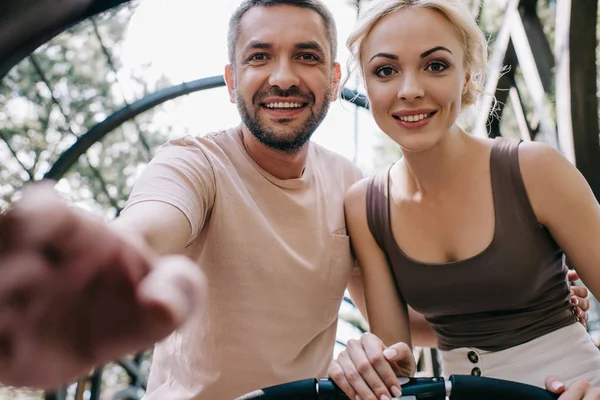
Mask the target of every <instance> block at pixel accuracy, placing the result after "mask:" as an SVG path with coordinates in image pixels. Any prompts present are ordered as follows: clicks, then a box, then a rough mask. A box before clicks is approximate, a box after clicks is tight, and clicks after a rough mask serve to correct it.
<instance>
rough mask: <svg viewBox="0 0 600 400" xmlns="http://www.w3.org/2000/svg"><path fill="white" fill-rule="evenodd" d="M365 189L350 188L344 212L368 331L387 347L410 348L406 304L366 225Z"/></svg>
mask: <svg viewBox="0 0 600 400" xmlns="http://www.w3.org/2000/svg"><path fill="white" fill-rule="evenodd" d="M366 189H367V181H366V180H362V181H360V182H358V183H357V184H355V185H354V186H352V187H351V188H350V189H349V191H348V193H347V194H346V200H345V212H346V223H347V225H348V232H349V234H350V240H351V242H352V247H353V249H354V253H355V255H356V259H357V261H358V265H359V266H360V269H361V275H362V278H363V282H364V292H365V303H366V308H367V315H368V321H369V328H370V331H371V332H372V333H374V334H375V335H376V336H378V337H379V338H381V340H383V342H384V343H385V344H387V345H388V346H389V345H391V344H393V343H397V342H404V343H407V344H408V345H409V346H410V345H411V337H410V329H409V323H408V309H407V306H406V303H405V302H404V300H403V299H402V298H401V296H400V293H398V291H397V289H396V283H395V281H394V277H393V275H392V273H391V270H390V267H389V265H388V262H387V258H386V256H385V254H384V253H383V251H382V250H381V248H380V247H379V246H378V244H377V242H376V241H375V239H374V238H373V236H372V235H371V232H370V230H369V226H368V223H367V213H366V209H367V205H366Z"/></svg>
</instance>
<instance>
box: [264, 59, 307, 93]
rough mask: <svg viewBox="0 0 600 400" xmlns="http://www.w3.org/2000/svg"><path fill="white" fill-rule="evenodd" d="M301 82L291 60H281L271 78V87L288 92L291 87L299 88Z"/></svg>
mask: <svg viewBox="0 0 600 400" xmlns="http://www.w3.org/2000/svg"><path fill="white" fill-rule="evenodd" d="M299 84H300V80H299V78H298V75H297V73H296V71H294V67H293V65H292V64H291V62H290V61H289V60H281V61H279V62H278V63H277V64H276V66H275V70H274V71H273V72H272V73H271V76H270V77H269V85H271V86H277V87H278V88H280V89H281V90H288V89H290V88H291V87H294V86H298V85H299Z"/></svg>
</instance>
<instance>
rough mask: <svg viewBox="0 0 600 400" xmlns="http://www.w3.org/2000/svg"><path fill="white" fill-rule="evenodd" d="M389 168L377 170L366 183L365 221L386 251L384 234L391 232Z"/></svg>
mask: <svg viewBox="0 0 600 400" xmlns="http://www.w3.org/2000/svg"><path fill="white" fill-rule="evenodd" d="M390 168H391V167H390ZM389 170H390V169H389V168H388V169H385V170H382V171H379V172H377V173H376V174H374V175H373V176H372V177H371V178H370V179H369V182H368V184H367V210H366V211H367V223H368V225H369V230H370V231H371V235H373V238H374V239H375V241H376V242H377V244H378V245H379V247H380V248H381V249H382V250H384V251H386V242H387V240H386V236H388V235H389V234H390V233H391V232H390V226H391V225H390V208H389V202H388V189H389Z"/></svg>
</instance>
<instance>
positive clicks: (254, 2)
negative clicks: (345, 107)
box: [227, 0, 337, 65]
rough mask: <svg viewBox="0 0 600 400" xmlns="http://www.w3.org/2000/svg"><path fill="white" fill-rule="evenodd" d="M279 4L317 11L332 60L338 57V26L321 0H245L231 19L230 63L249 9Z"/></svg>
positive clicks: (229, 39) (228, 36)
mask: <svg viewBox="0 0 600 400" xmlns="http://www.w3.org/2000/svg"><path fill="white" fill-rule="evenodd" d="M277 5H288V6H294V7H300V8H308V9H311V10H313V11H315V12H317V13H318V14H319V15H320V16H321V18H323V22H324V23H325V31H326V33H327V36H328V39H329V44H330V45H331V61H332V62H333V61H335V60H336V57H337V28H336V26H335V20H334V19H333V15H332V14H331V11H329V9H328V8H327V6H325V4H323V2H322V1H321V0H244V1H243V2H242V4H240V6H239V7H238V8H237V10H236V11H235V12H234V13H233V15H232V16H231V19H230V20H229V32H228V33H227V48H228V56H229V63H230V64H231V65H234V61H235V44H236V43H237V40H238V38H239V36H240V21H241V20H242V17H243V16H244V14H246V12H248V10H250V9H252V8H254V7H272V6H277Z"/></svg>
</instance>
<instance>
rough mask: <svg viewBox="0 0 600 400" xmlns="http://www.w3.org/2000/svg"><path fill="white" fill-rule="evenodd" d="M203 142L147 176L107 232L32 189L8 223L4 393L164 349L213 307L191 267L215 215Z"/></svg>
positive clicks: (0, 256)
mask: <svg viewBox="0 0 600 400" xmlns="http://www.w3.org/2000/svg"><path fill="white" fill-rule="evenodd" d="M202 157H204V154H203V152H202V150H201V149H199V148H198V147H197V146H196V147H194V142H193V141H187V142H185V143H182V144H181V146H179V147H175V146H173V147H170V148H167V149H166V150H165V151H161V152H159V154H158V155H157V156H156V157H155V159H153V161H152V162H151V163H150V164H149V165H148V167H146V169H145V171H144V173H143V174H142V176H141V177H140V178H139V179H138V182H137V183H136V187H135V188H134V191H133V194H132V197H131V199H130V203H129V204H128V207H126V209H125V211H124V212H123V213H122V216H121V217H119V218H118V219H117V220H115V221H114V222H112V223H110V224H107V223H105V222H103V221H102V220H100V219H99V218H96V217H94V216H92V215H90V214H89V213H86V212H83V211H81V210H78V209H75V208H72V207H68V206H67V205H66V204H65V203H64V202H63V201H62V200H61V199H60V198H59V197H58V196H57V195H56V193H55V192H54V190H53V188H52V185H51V184H42V185H40V184H36V185H31V186H30V188H29V190H26V193H25V194H24V196H23V199H22V200H21V201H19V202H18V203H17V204H16V205H15V207H14V208H13V209H12V210H10V211H9V212H7V213H6V214H4V215H0V273H1V274H2V277H3V279H1V280H0V311H1V312H0V381H1V382H3V383H4V384H8V385H14V386H30V387H37V388H55V387H59V386H63V385H65V384H68V383H70V382H71V381H72V380H74V379H76V378H77V377H78V376H80V375H84V374H86V373H88V371H89V370H90V369H92V368H93V367H94V366H96V365H99V364H102V363H104V362H107V361H111V360H114V359H117V358H119V357H122V356H123V355H125V354H128V353H131V352H134V351H139V350H143V349H145V348H148V347H150V346H152V344H154V343H155V342H157V341H159V340H161V339H163V338H164V337H166V336H167V335H168V334H170V333H171V332H172V331H174V330H175V329H177V327H179V326H180V325H181V324H182V323H183V322H185V321H186V319H187V318H188V317H189V316H190V315H191V314H192V313H193V312H194V311H195V310H196V309H197V308H198V307H199V306H201V305H202V303H203V301H202V300H203V296H204V294H205V292H206V282H205V278H204V276H203V274H202V273H201V271H200V269H199V267H198V265H196V264H195V263H194V262H192V261H191V260H190V259H188V258H187V257H185V256H183V255H181V253H182V252H183V251H184V249H185V247H186V246H187V245H188V244H189V243H190V242H191V241H193V239H194V236H195V235H196V234H197V233H198V232H199V231H200V230H201V229H202V225H203V223H204V218H205V216H206V215H208V210H210V207H212V199H213V196H214V176H212V169H211V167H210V165H209V163H208V161H207V160H206V157H204V159H203V158H202Z"/></svg>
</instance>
